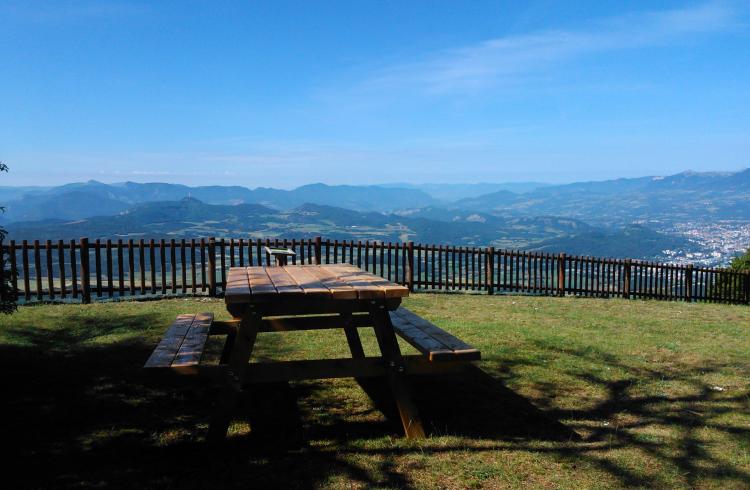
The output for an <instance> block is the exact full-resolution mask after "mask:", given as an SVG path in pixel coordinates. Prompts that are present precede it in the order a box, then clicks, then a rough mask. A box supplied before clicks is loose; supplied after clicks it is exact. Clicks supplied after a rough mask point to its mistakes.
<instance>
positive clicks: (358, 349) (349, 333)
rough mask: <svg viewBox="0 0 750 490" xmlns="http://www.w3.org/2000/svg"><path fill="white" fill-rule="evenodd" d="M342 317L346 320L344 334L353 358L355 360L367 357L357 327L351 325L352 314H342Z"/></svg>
mask: <svg viewBox="0 0 750 490" xmlns="http://www.w3.org/2000/svg"><path fill="white" fill-rule="evenodd" d="M340 316H341V319H342V320H344V333H345V334H346V342H347V343H348V344H349V350H350V351H351V352H352V357H353V358H355V359H358V358H362V357H365V350H364V349H363V348H362V341H361V340H360V338H359V332H357V327H355V326H354V325H352V324H351V321H352V314H351V313H342V314H341V315H340Z"/></svg>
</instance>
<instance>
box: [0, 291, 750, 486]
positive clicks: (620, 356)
mask: <svg viewBox="0 0 750 490" xmlns="http://www.w3.org/2000/svg"><path fill="white" fill-rule="evenodd" d="M406 304H407V306H408V307H410V308H412V309H413V310H414V311H416V312H417V313H419V314H422V315H423V316H425V317H427V318H429V319H431V320H433V321H434V322H435V323H437V324H438V325H440V326H442V327H443V328H445V329H446V330H449V331H451V332H452V333H454V334H456V335H457V336H459V337H460V338H462V339H464V340H466V341H467V342H469V343H471V344H473V345H475V346H477V347H479V348H480V349H481V350H482V353H483V361H481V362H480V363H478V367H479V368H480V369H475V370H470V371H469V372H467V373H466V374H463V375H460V376H449V377H432V378H426V377H422V378H413V379H412V380H411V382H412V385H413V388H414V392H415V398H416V400H417V403H418V406H419V407H420V410H421V414H422V416H423V418H424V420H425V422H426V425H427V428H428V431H429V432H430V434H431V436H430V437H429V438H428V439H426V440H422V441H407V440H404V439H403V438H401V437H400V430H399V426H398V424H397V423H395V422H394V421H393V420H392V418H391V419H389V418H388V417H386V416H384V415H383V412H381V411H380V410H378V409H376V408H374V406H373V404H372V403H371V401H370V399H369V398H368V397H367V396H366V395H365V394H364V392H363V391H362V390H361V389H360V388H359V386H358V385H357V384H356V382H354V381H353V380H330V381H310V382H300V383H290V384H286V383H284V384H273V385H263V386H259V387H258V388H257V389H255V390H253V391H252V392H251V393H250V394H249V395H248V396H247V397H246V399H245V400H244V401H243V408H242V410H241V411H240V412H238V417H237V419H236V420H235V421H234V423H233V425H232V428H231V432H230V438H229V440H228V444H227V448H226V450H225V451H224V452H223V453H217V452H216V451H211V450H209V449H208V448H207V447H206V446H204V445H203V444H202V442H203V438H204V436H205V434H206V429H207V423H208V419H209V415H210V411H211V407H210V403H211V400H212V399H213V398H214V397H215V396H216V392H217V389H216V388H215V387H202V386H195V383H190V382H188V383H184V384H180V385H176V386H175V387H172V388H167V387H165V386H163V385H160V384H158V383H156V382H155V381H154V380H153V379H151V378H149V377H148V376H145V375H144V373H143V371H142V370H141V369H140V368H141V366H142V364H143V362H144V361H145V359H146V358H147V357H148V355H149V353H150V351H151V350H152V349H153V347H154V345H155V343H156V342H157V341H158V339H159V336H160V334H161V333H162V332H163V331H164V329H165V328H166V326H167V325H168V324H169V323H170V321H171V320H172V319H173V318H174V316H175V315H176V314H177V313H180V312H197V311H214V312H215V313H216V314H217V317H226V313H225V311H224V308H223V304H222V302H221V301H218V300H203V301H201V300H194V299H191V300H182V299H176V300H162V301H153V302H140V303H136V302H121V303H108V304H94V305H88V306H78V305H48V306H31V307H23V308H21V309H19V311H18V313H16V314H15V315H13V316H11V317H4V318H1V319H0V349H2V352H1V356H0V364H2V375H0V376H1V377H2V386H3V395H4V397H3V398H4V401H3V425H2V427H3V428H2V432H1V433H0V434H2V436H3V438H2V440H3V441H5V442H6V446H7V447H9V448H10V449H11V451H12V453H11V455H10V456H8V457H5V458H4V461H3V462H4V465H3V466H4V471H3V476H2V478H3V481H4V482H5V483H6V484H5V485H4V486H5V487H6V488H17V487H34V488H39V487H43V488H46V487H81V486H100V487H105V488H111V487H128V488H156V487H158V488H165V487H166V488H205V487H211V486H217V487H218V486H224V487H242V488H295V487H300V488H310V487H313V488H352V487H353V488H372V487H378V488H498V487H499V488H505V487H509V488H529V487H544V488H548V487H549V488H576V489H580V488H621V487H626V486H627V487H655V488H748V487H749V486H750V335H748V329H749V328H750V308H748V307H742V306H721V305H703V304H700V305H698V304H684V303H667V302H641V301H620V300H595V299H594V300H589V299H572V298H562V299H561V298H531V297H500V296H496V297H486V296H469V295H445V294H443V295H431V294H418V295H414V296H413V297H412V298H410V299H408V301H406ZM362 333H363V341H364V343H365V349H366V351H368V353H371V354H375V352H376V350H375V349H376V347H375V346H376V343H375V341H374V337H373V336H372V335H371V334H370V332H369V331H366V330H363V331H362ZM211 347H212V356H215V353H216V352H217V348H218V345H212V346H211ZM403 348H404V350H405V351H409V352H413V351H412V350H411V348H408V347H407V346H403ZM346 352H347V351H346V342H345V340H344V335H343V334H342V332H339V331H313V332H295V333H284V334H279V333H274V334H262V335H261V337H260V338H259V343H258V347H257V357H258V358H259V359H282V358H284V359H290V358H312V357H317V356H326V357H337V356H342V355H346ZM191 381H192V380H191ZM385 412H386V413H390V410H389V409H388V407H386V409H385Z"/></svg>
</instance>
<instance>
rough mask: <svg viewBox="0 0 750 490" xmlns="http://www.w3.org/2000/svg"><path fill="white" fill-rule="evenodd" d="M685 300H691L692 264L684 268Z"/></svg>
mask: <svg viewBox="0 0 750 490" xmlns="http://www.w3.org/2000/svg"><path fill="white" fill-rule="evenodd" d="M685 301H687V302H688V303H690V302H692V301H693V264H688V266H687V267H686V268H685Z"/></svg>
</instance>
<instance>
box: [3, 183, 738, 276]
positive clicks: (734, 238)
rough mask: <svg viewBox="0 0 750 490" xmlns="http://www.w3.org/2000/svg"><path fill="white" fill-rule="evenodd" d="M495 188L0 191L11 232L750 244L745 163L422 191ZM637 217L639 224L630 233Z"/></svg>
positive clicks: (707, 248)
mask: <svg viewBox="0 0 750 490" xmlns="http://www.w3.org/2000/svg"><path fill="white" fill-rule="evenodd" d="M394 185H396V184H394ZM529 185H531V183H530V184H529ZM467 186H468V187H467ZM498 186H502V184H455V185H454V184H425V185H423V186H413V185H410V187H412V188H410V189H404V188H400V187H391V186H390V185H385V186H379V185H373V186H329V185H325V184H310V185H306V186H301V187H298V188H296V189H293V190H281V189H273V188H263V187H258V188H255V189H248V188H246V187H241V186H199V187H189V186H185V185H180V184H167V183H148V184H139V183H133V182H123V183H117V184H104V183H101V182H96V181H89V182H80V183H72V184H67V185H64V186H58V187H50V188H46V187H25V188H18V189H17V188H8V187H5V188H0V192H3V195H7V196H8V197H9V198H8V199H3V198H2V197H0V202H2V203H3V204H6V205H7V207H8V213H6V214H5V215H0V218H1V219H3V221H4V223H6V226H7V227H8V228H9V230H10V231H11V238H15V239H22V238H27V239H45V238H50V239H58V238H77V237H80V236H90V237H92V238H95V237H100V238H106V237H114V236H121V237H128V236H133V237H141V236H143V237H151V236H153V237H161V236H175V237H195V236H208V235H216V236H222V235H223V236H229V235H233V236H250V235H252V236H264V237H265V236H306V237H309V236H314V235H324V236H327V237H330V238H339V239H362V240H367V239H370V240H389V241H394V240H414V241H421V242H424V243H450V244H455V245H466V246H474V245H477V246H486V245H494V246H496V247H502V248H535V249H541V250H549V251H569V252H570V253H582V254H596V255H608V256H629V257H633V258H654V257H655V258H659V257H660V256H659V253H661V252H663V251H664V250H667V249H669V250H678V254H677V255H676V256H680V254H682V256H684V257H691V258H690V260H693V259H698V260H705V262H704V263H709V262H711V261H714V262H716V261H719V260H724V259H723V257H731V255H732V254H733V253H735V251H738V250H741V249H744V248H746V247H747V246H748V245H749V244H750V243H745V238H747V240H746V241H748V242H750V236H747V237H746V235H747V232H746V229H750V228H748V227H746V226H745V225H744V224H743V223H750V169H748V170H744V171H741V172H734V173H709V174H703V173H695V172H683V173H681V174H676V175H672V176H667V177H641V178H635V179H617V180H610V181H601V182H578V183H573V184H566V185H554V186H539V187H536V188H534V189H533V190H528V189H527V192H525V193H523V194H519V193H515V192H511V191H510V190H508V189H507V188H501V189H499V190H496V191H494V192H491V193H488V194H483V195H478V196H475V197H471V198H464V199H460V200H457V201H453V202H450V201H444V200H440V199H437V198H436V197H435V196H434V195H430V194H429V193H428V192H427V190H430V189H432V191H431V192H437V191H435V190H434V189H438V190H440V189H442V192H444V195H446V194H450V193H459V194H460V193H463V192H466V191H467V189H475V190H480V189H487V188H498ZM416 187H421V188H423V189H425V190H420V189H417V188H416ZM436 195H437V194H436ZM12 197H15V199H12ZM93 214H96V215H98V216H95V217H91V216H92V215H93ZM722 220H725V221H722ZM727 220H730V221H731V222H730V221H727ZM719 222H721V223H722V226H723V227H724V228H726V229H727V231H723V232H722V234H721V236H716V234H715V233H714V234H712V233H711V232H710V231H709V228H707V227H706V226H705V225H700V223H704V224H705V223H719ZM735 222H736V223H737V225H734V224H732V223H735ZM634 223H640V224H646V226H647V228H644V227H636V228H632V227H631V225H632V224H634ZM686 224H687V226H685V225H686ZM694 224H695V226H693V225H694ZM733 226H734V227H735V228H732V227H733ZM737 226H739V227H741V228H736V227H737ZM742 227H744V228H742ZM737 230H740V231H737ZM742 230H745V231H742ZM656 232H664V233H658V234H655V233H656ZM678 235H681V236H678ZM686 237H687V238H686ZM722 240H725V243H730V242H731V243H730V246H727V245H726V244H724V243H722ZM701 247H703V248H702V249H701ZM719 249H720V253H719V255H716V253H717V250H719ZM694 252H698V254H697V255H694ZM691 254H692V255H691ZM662 258H664V257H662ZM716 263H718V262H716Z"/></svg>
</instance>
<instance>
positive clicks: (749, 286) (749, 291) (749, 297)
mask: <svg viewBox="0 0 750 490" xmlns="http://www.w3.org/2000/svg"><path fill="white" fill-rule="evenodd" d="M745 304H750V271H748V272H745Z"/></svg>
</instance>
